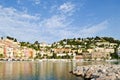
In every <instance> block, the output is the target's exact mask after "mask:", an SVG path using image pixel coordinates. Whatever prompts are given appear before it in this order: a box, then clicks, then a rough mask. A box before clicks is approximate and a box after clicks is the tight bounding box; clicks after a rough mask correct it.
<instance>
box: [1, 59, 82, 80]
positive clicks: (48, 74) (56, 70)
mask: <svg viewBox="0 0 120 80" xmlns="http://www.w3.org/2000/svg"><path fill="white" fill-rule="evenodd" d="M72 67H73V63H72V62H63V61H59V62H52V61H51V62H50V61H46V62H35V61H33V62H32V61H31V62H30V61H26V62H25V61H24V62H4V61H3V62H0V80H82V78H80V77H76V76H75V75H72V74H71V73H69V72H70V71H71V70H72Z"/></svg>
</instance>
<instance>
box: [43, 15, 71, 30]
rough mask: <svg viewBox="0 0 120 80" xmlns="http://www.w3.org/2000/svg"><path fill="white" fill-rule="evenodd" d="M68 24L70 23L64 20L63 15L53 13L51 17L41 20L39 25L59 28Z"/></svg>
mask: <svg viewBox="0 0 120 80" xmlns="http://www.w3.org/2000/svg"><path fill="white" fill-rule="evenodd" d="M69 24H70V23H69V22H67V21H66V17H65V16H61V15H54V16H52V17H51V18H48V19H45V20H43V21H42V24H41V25H42V26H44V27H46V28H60V27H66V26H67V25H69Z"/></svg>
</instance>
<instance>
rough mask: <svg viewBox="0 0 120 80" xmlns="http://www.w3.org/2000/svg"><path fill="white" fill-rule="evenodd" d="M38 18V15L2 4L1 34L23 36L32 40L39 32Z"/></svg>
mask: <svg viewBox="0 0 120 80" xmlns="http://www.w3.org/2000/svg"><path fill="white" fill-rule="evenodd" d="M38 20H39V18H38V17H36V16H31V15H29V14H26V13H22V12H19V11H17V10H16V9H14V8H4V7H2V6H0V36H3V35H4V36H14V37H17V38H18V39H20V38H22V39H21V40H23V39H24V40H25V41H27V40H30V39H31V37H32V36H33V35H34V34H37V31H38V30H37V24H36V23H35V21H38ZM26 37H27V38H26ZM33 38H34V36H33ZM30 41H31V40H30Z"/></svg>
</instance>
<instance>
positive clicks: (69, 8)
mask: <svg viewBox="0 0 120 80" xmlns="http://www.w3.org/2000/svg"><path fill="white" fill-rule="evenodd" d="M74 8H75V5H74V4H72V3H70V2H66V3H64V4H62V5H60V7H59V8H58V10H60V11H61V12H63V13H71V12H73V11H74Z"/></svg>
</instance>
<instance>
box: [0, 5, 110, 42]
mask: <svg viewBox="0 0 120 80" xmlns="http://www.w3.org/2000/svg"><path fill="white" fill-rule="evenodd" d="M66 9H67V8H66ZM71 23H72V22H71V21H70V19H69V17H68V16H65V15H62V14H56V15H53V16H51V17H50V18H44V19H43V20H41V18H40V17H39V16H37V15H36V16H33V15H30V14H28V13H25V12H20V11H18V10H16V9H14V8H5V7H3V6H0V36H13V37H16V38H17V39H18V40H23V41H31V42H32V41H35V40H38V41H47V42H53V41H55V40H56V41H57V40H60V39H63V38H73V37H87V36H90V35H95V34H97V33H99V32H101V31H104V30H105V29H106V28H107V26H108V25H107V24H108V21H103V22H101V23H99V24H96V25H92V26H88V27H84V28H81V27H75V28H74V29H73V28H72V27H71Z"/></svg>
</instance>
